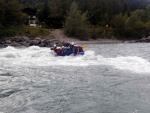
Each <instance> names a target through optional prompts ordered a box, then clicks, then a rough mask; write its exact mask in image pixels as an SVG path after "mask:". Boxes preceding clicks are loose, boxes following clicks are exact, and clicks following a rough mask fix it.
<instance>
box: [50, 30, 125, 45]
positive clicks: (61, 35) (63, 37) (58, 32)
mask: <svg viewBox="0 0 150 113" xmlns="http://www.w3.org/2000/svg"><path fill="white" fill-rule="evenodd" d="M51 33H52V35H53V36H54V38H56V39H58V40H60V41H61V42H68V43H70V42H74V43H76V44H109V43H122V42H123V41H120V40H116V39H97V40H92V39H90V40H89V41H80V40H79V39H76V38H74V37H67V36H66V35H65V34H64V32H63V30H61V29H54V30H52V31H51Z"/></svg>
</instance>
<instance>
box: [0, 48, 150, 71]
mask: <svg viewBox="0 0 150 113" xmlns="http://www.w3.org/2000/svg"><path fill="white" fill-rule="evenodd" d="M36 66H78V67H80V66H81V67H87V66H111V67H113V68H115V69H118V70H123V71H130V72H134V73H150V62H149V61H148V60H147V59H144V58H142V57H139V56H130V55H128V56H117V57H104V56H103V55H101V54H96V53H95V52H94V51H92V50H90V49H86V51H85V55H83V56H75V57H74V56H65V57H55V56H54V53H53V51H51V50H50V48H41V47H37V46H32V47H28V48H14V47H11V46H9V47H6V48H3V49H0V73H2V71H1V70H7V69H13V68H16V67H18V68H25V67H36Z"/></svg>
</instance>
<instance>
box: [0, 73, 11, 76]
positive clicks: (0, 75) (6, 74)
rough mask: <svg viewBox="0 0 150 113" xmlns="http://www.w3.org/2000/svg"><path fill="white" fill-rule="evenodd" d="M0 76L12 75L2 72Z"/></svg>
mask: <svg viewBox="0 0 150 113" xmlns="http://www.w3.org/2000/svg"><path fill="white" fill-rule="evenodd" d="M0 76H13V75H11V74H10V73H4V74H0Z"/></svg>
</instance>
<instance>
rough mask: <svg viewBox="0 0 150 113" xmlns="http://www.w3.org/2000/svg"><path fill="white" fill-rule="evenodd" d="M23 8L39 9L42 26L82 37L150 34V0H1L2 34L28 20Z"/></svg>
mask: <svg viewBox="0 0 150 113" xmlns="http://www.w3.org/2000/svg"><path fill="white" fill-rule="evenodd" d="M24 8H32V9H35V10H36V11H37V13H36V16H37V20H36V22H37V24H38V25H41V26H42V28H47V29H54V28H61V29H63V30H64V31H65V33H66V35H67V36H73V37H77V38H79V39H81V40H88V39H89V38H92V39H97V38H112V37H113V36H115V37H117V38H118V39H140V38H142V37H147V36H149V35H150V0H0V35H1V36H5V35H9V34H11V32H12V31H13V30H12V29H10V27H11V28H15V27H18V26H22V25H25V24H26V23H27V20H28V16H27V15H26V14H24V13H23V12H22V9H24ZM4 32H5V33H4ZM12 34H14V35H15V31H13V33H12Z"/></svg>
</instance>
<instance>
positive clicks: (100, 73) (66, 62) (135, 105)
mask: <svg viewBox="0 0 150 113" xmlns="http://www.w3.org/2000/svg"><path fill="white" fill-rule="evenodd" d="M86 46H87V48H86V49H85V55H84V56H76V57H73V56H67V57H55V56H54V55H53V52H52V51H51V50H50V49H49V48H41V47H36V46H32V47H28V48H14V47H10V46H9V47H7V48H1V49H0V113H150V44H148V43H143V44H142V43H139V44H138V43H137V44H87V45H86Z"/></svg>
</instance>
